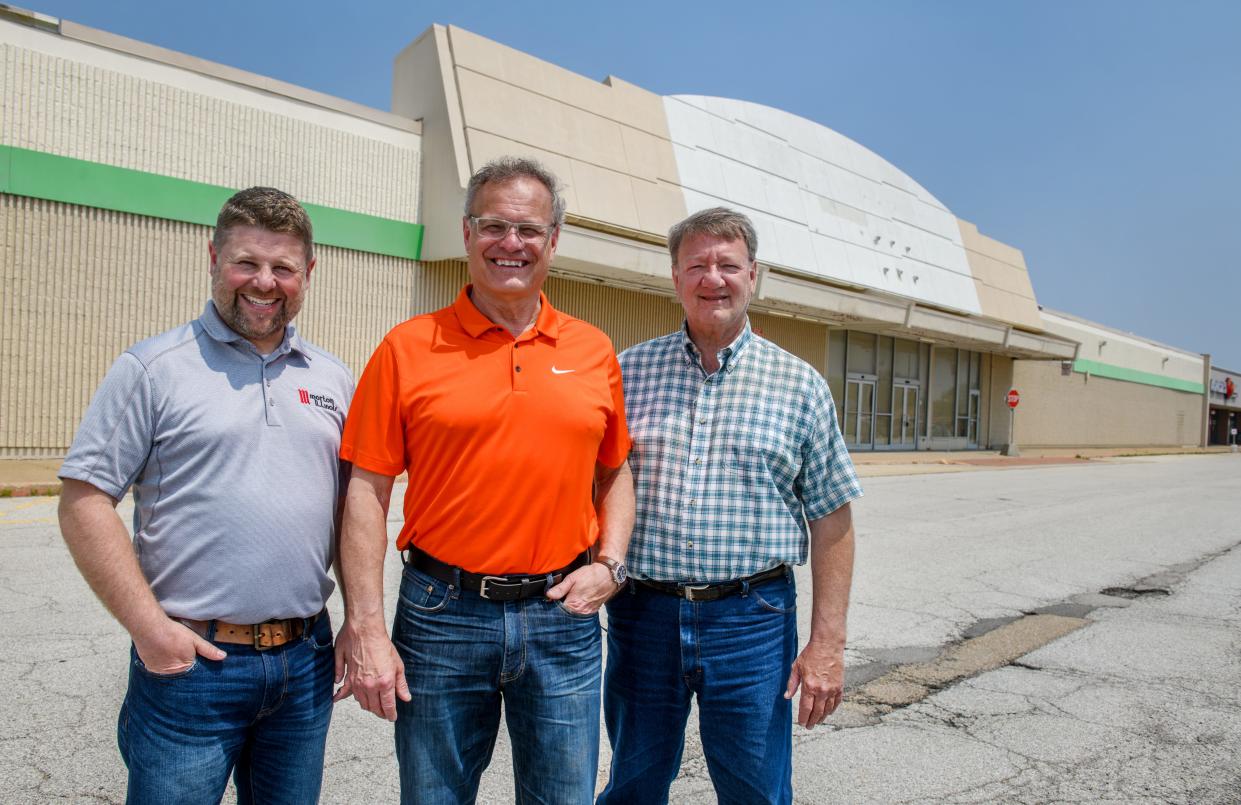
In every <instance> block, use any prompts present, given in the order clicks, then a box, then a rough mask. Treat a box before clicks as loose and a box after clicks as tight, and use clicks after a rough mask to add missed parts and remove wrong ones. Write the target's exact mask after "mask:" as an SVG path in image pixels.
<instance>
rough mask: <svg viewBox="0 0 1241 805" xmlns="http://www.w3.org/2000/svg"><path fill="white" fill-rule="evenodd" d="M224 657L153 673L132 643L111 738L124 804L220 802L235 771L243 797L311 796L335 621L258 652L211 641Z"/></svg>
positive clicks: (283, 799)
mask: <svg viewBox="0 0 1241 805" xmlns="http://www.w3.org/2000/svg"><path fill="white" fill-rule="evenodd" d="M216 645H217V646H219V647H220V648H222V649H224V650H225V651H227V652H228V656H227V657H225V658H224V659H223V660H219V661H213V660H207V659H204V658H203V657H197V658H196V659H195V661H194V664H193V665H191V666H190V668H189V669H188V670H185V671H181V672H179V673H175V674H168V675H160V674H153V673H151V672H150V671H148V670H147V669H146V666H144V665H143V664H142V661H141V660H140V659H138V653H137V652H136V651H134V650H133V649H132V648H131V649H130V657H131V660H132V661H131V663H130V666H129V690H128V692H127V693H126V694H125V701H124V703H123V704H122V705H121V715H120V718H119V719H118V722H117V731H116V732H117V743H118V744H119V746H120V749H121V756H122V757H123V758H124V759H125V765H127V766H128V767H129V794H128V797H127V799H126V801H127V802H129V803H158V805H170V804H172V803H185V804H186V805H189V804H190V803H212V804H213V805H214V803H218V802H219V801H220V798H221V797H222V796H223V795H224V789H225V786H226V785H227V784H228V776H229V773H230V772H231V773H232V774H233V780H234V781H235V782H236V784H237V800H238V802H240V803H299V804H300V803H313V802H317V801H318V799H319V788H320V786H321V785H322V782H323V746H324V742H325V741H326V739H327V730H328V723H329V721H330V720H331V717H332V674H333V669H334V660H333V657H332V625H331V622H330V621H329V619H328V616H327V614H326V613H324V614H323V615H321V616H320V617H319V618H318V620H317V621H315V623H314V624H313V625H312V626H311V628H310V630H309V631H308V633H307V634H306V635H305V636H304V637H302V639H300V640H295V641H293V642H291V643H286V644H285V645H283V646H280V647H278V648H273V649H268V650H266V651H257V650H255V649H254V648H252V647H250V646H242V645H234V644H232V643H216Z"/></svg>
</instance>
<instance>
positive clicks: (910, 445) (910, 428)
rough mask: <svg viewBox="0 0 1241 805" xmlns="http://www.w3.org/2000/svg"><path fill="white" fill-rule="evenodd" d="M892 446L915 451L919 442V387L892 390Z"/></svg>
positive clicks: (894, 387)
mask: <svg viewBox="0 0 1241 805" xmlns="http://www.w3.org/2000/svg"><path fill="white" fill-rule="evenodd" d="M892 415H893V416H892V446H893V447H898V448H905V449H907V450H914V449H916V448H917V446H918V445H917V441H918V387H917V386H910V385H903V384H900V383H898V384H896V385H895V386H893V388H892Z"/></svg>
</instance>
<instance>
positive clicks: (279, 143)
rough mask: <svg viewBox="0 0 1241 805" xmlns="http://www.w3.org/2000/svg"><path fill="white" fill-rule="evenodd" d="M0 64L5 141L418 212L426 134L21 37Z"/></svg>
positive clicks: (1, 54) (365, 208) (400, 214)
mask: <svg viewBox="0 0 1241 805" xmlns="http://www.w3.org/2000/svg"><path fill="white" fill-rule="evenodd" d="M0 65H2V67H3V69H0V144H4V145H12V146H17V147H20V148H29V149H33V150H36V151H48V152H51V153H55V154H59V155H61V156H68V157H74V158H76V159H85V160H90V161H93V162H102V163H104V164H107V165H116V166H119V167H122V168H132V169H134V170H141V171H148V172H150V173H158V174H161V175H165V176H173V177H176V178H179V179H189V180H191V181H196V182H205V183H207V184H212V185H219V186H222V187H235V188H242V187H250V186H252V185H255V184H265V185H271V186H274V187H279V188H280V189H281V190H285V191H287V192H289V193H292V194H293V195H294V196H296V197H297V198H299V199H302V200H304V201H307V202H312V203H315V204H324V205H327V206H332V207H340V208H341V209H347V210H351V211H354V212H361V213H367V214H370V215H378V216H382V217H385V218H392V219H396V220H401V221H414V220H416V218H415V216H416V213H417V210H418V182H419V161H420V147H419V143H420V138H419V136H418V135H415V134H408V135H405V134H401V135H398V136H401V137H407V138H408V140H409V145H408V146H400V145H394V144H392V143H389V142H382V141H380V140H376V139H372V138H370V137H365V136H362V135H360V134H357V133H354V132H351V131H344V130H341V129H339V128H335V127H333V126H331V125H316V124H315V123H311V122H308V121H306V120H301V119H296V118H292V117H289V116H287V115H284V114H280V113H278V112H274V111H266V110H265V109H261V108H256V107H255V106H254V105H252V104H245V103H238V102H236V101H233V100H228V99H227V98H223V97H214V96H212V95H207V94H203V93H201V92H194V91H191V90H188V89H183V88H181V87H177V86H172V85H170V84H166V83H157V82H155V81H150V80H145V79H142V78H139V77H137V76H133V75H127V74H125V73H121V72H118V71H116V70H110V69H105V68H102V67H97V66H95V65H92V64H89V63H87V62H78V61H72V60H69V59H63V58H59V57H57V56H52V55H50V54H46V53H40V52H38V51H34V50H28V49H25V48H20V47H17V46H16V45H12V44H0ZM187 74H188V73H187ZM228 92H231V93H243V94H249V95H251V96H252V98H253V100H252V103H260V102H262V99H264V98H265V97H269V96H266V95H265V93H263V92H260V91H259V90H251V89H246V88H242V87H240V86H235V85H228ZM222 94H223V92H222Z"/></svg>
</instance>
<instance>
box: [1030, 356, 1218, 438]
mask: <svg viewBox="0 0 1241 805" xmlns="http://www.w3.org/2000/svg"><path fill="white" fill-rule="evenodd" d="M1060 367H1061V364H1060V363H1059V362H1058V361H1016V362H1015V363H1014V367H1013V385H1014V386H1016V387H1017V388H1018V389H1019V390H1020V391H1021V405H1020V406H1019V407H1018V408H1017V421H1016V434H1017V438H1016V441H1017V444H1018V446H1020V447H1022V448H1025V447H1128V446H1178V447H1179V446H1184V445H1196V444H1198V443H1199V440H1200V438H1201V434H1202V395H1201V394H1192V393H1190V392H1185V391H1176V390H1174V389H1167V388H1160V387H1158V386H1150V385H1145V384H1141V383H1129V382H1125V381H1121V380H1111V379H1109V378H1105V377H1099V376H1097V375H1086V374H1083V373H1080V372H1073V373H1071V374H1069V375H1068V376H1064V375H1062V374H1061V368H1060Z"/></svg>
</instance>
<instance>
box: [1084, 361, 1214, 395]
mask: <svg viewBox="0 0 1241 805" xmlns="http://www.w3.org/2000/svg"><path fill="white" fill-rule="evenodd" d="M1073 371H1074V372H1082V373H1083V374H1086V373H1089V374H1092V375H1098V376H1099V377H1108V378H1111V379H1112V380H1124V381H1127V382H1129V383H1141V384H1143V385H1146V386H1161V387H1163V388H1166V389H1176V390H1177V391H1188V392H1190V393H1191V394H1202V393H1203V390H1204V387H1203V385H1202V384H1201V383H1195V382H1194V381H1192V380H1179V379H1177V378H1175V377H1164V376H1163V375H1157V374H1155V373H1154V372H1142V371H1139V370H1137V369H1125V368H1124V367H1121V366H1112V365H1111V364H1107V363H1099V362H1098V361H1088V360H1086V359H1084V358H1078V359H1077V360H1075V361H1073Z"/></svg>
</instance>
